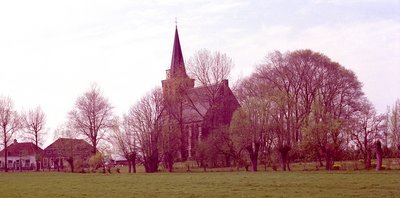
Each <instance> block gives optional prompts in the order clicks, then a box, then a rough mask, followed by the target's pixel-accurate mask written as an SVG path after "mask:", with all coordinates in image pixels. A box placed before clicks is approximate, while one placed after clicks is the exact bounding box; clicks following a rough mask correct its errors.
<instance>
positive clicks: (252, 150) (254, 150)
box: [247, 143, 260, 172]
mask: <svg viewBox="0 0 400 198" xmlns="http://www.w3.org/2000/svg"><path fill="white" fill-rule="evenodd" d="M259 148H260V144H259V143H253V144H252V145H251V146H248V147H247V151H248V152H249V155H250V160H251V166H252V169H253V171H254V172H257V163H258V150H259Z"/></svg>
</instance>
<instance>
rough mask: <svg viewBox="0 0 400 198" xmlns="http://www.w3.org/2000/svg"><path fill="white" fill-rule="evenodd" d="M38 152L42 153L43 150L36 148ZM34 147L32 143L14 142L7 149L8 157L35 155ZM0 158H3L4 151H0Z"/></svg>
mask: <svg viewBox="0 0 400 198" xmlns="http://www.w3.org/2000/svg"><path fill="white" fill-rule="evenodd" d="M37 149H38V152H39V153H42V152H43V149H41V148H40V147H37ZM35 150H36V145H35V144H34V143H32V142H14V143H12V144H11V145H9V146H8V147H7V151H8V156H9V157H10V156H27V155H35ZM0 156H4V149H3V150H2V151H0Z"/></svg>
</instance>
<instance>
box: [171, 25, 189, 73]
mask: <svg viewBox="0 0 400 198" xmlns="http://www.w3.org/2000/svg"><path fill="white" fill-rule="evenodd" d="M170 75H171V78H186V77H187V74H186V69H185V63H184V61H183V56H182V49H181V43H180V42H179V35H178V27H176V29H175V39H174V47H173V50H172V59H171V69H170Z"/></svg>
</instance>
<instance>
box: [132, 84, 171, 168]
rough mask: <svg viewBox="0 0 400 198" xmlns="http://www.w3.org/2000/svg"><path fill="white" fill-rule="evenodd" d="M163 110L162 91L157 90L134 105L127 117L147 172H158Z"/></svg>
mask: <svg viewBox="0 0 400 198" xmlns="http://www.w3.org/2000/svg"><path fill="white" fill-rule="evenodd" d="M163 109H164V106H163V96H162V91H161V89H155V90H153V91H152V92H151V93H149V94H147V95H146V96H144V97H143V98H142V99H141V100H140V101H139V102H138V103H136V104H135V105H133V106H132V107H131V108H130V110H129V112H128V114H127V115H126V122H127V124H129V128H130V129H132V131H133V133H134V137H135V138H136V141H137V147H138V154H140V155H141V157H142V160H143V165H144V167H145V171H146V172H156V171H157V170H158V164H159V152H160V148H159V147H160V141H161V135H162V134H161V131H162V120H161V118H162V113H163Z"/></svg>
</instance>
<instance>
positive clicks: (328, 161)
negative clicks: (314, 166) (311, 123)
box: [325, 144, 334, 170]
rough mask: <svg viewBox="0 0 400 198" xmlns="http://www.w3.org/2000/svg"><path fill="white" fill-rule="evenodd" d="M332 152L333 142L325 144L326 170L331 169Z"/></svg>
mask: <svg viewBox="0 0 400 198" xmlns="http://www.w3.org/2000/svg"><path fill="white" fill-rule="evenodd" d="M333 153H334V146H333V144H327V145H326V146H325V163H326V164H325V169H326V170H332V164H333V161H332V160H333V159H332V158H333Z"/></svg>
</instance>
